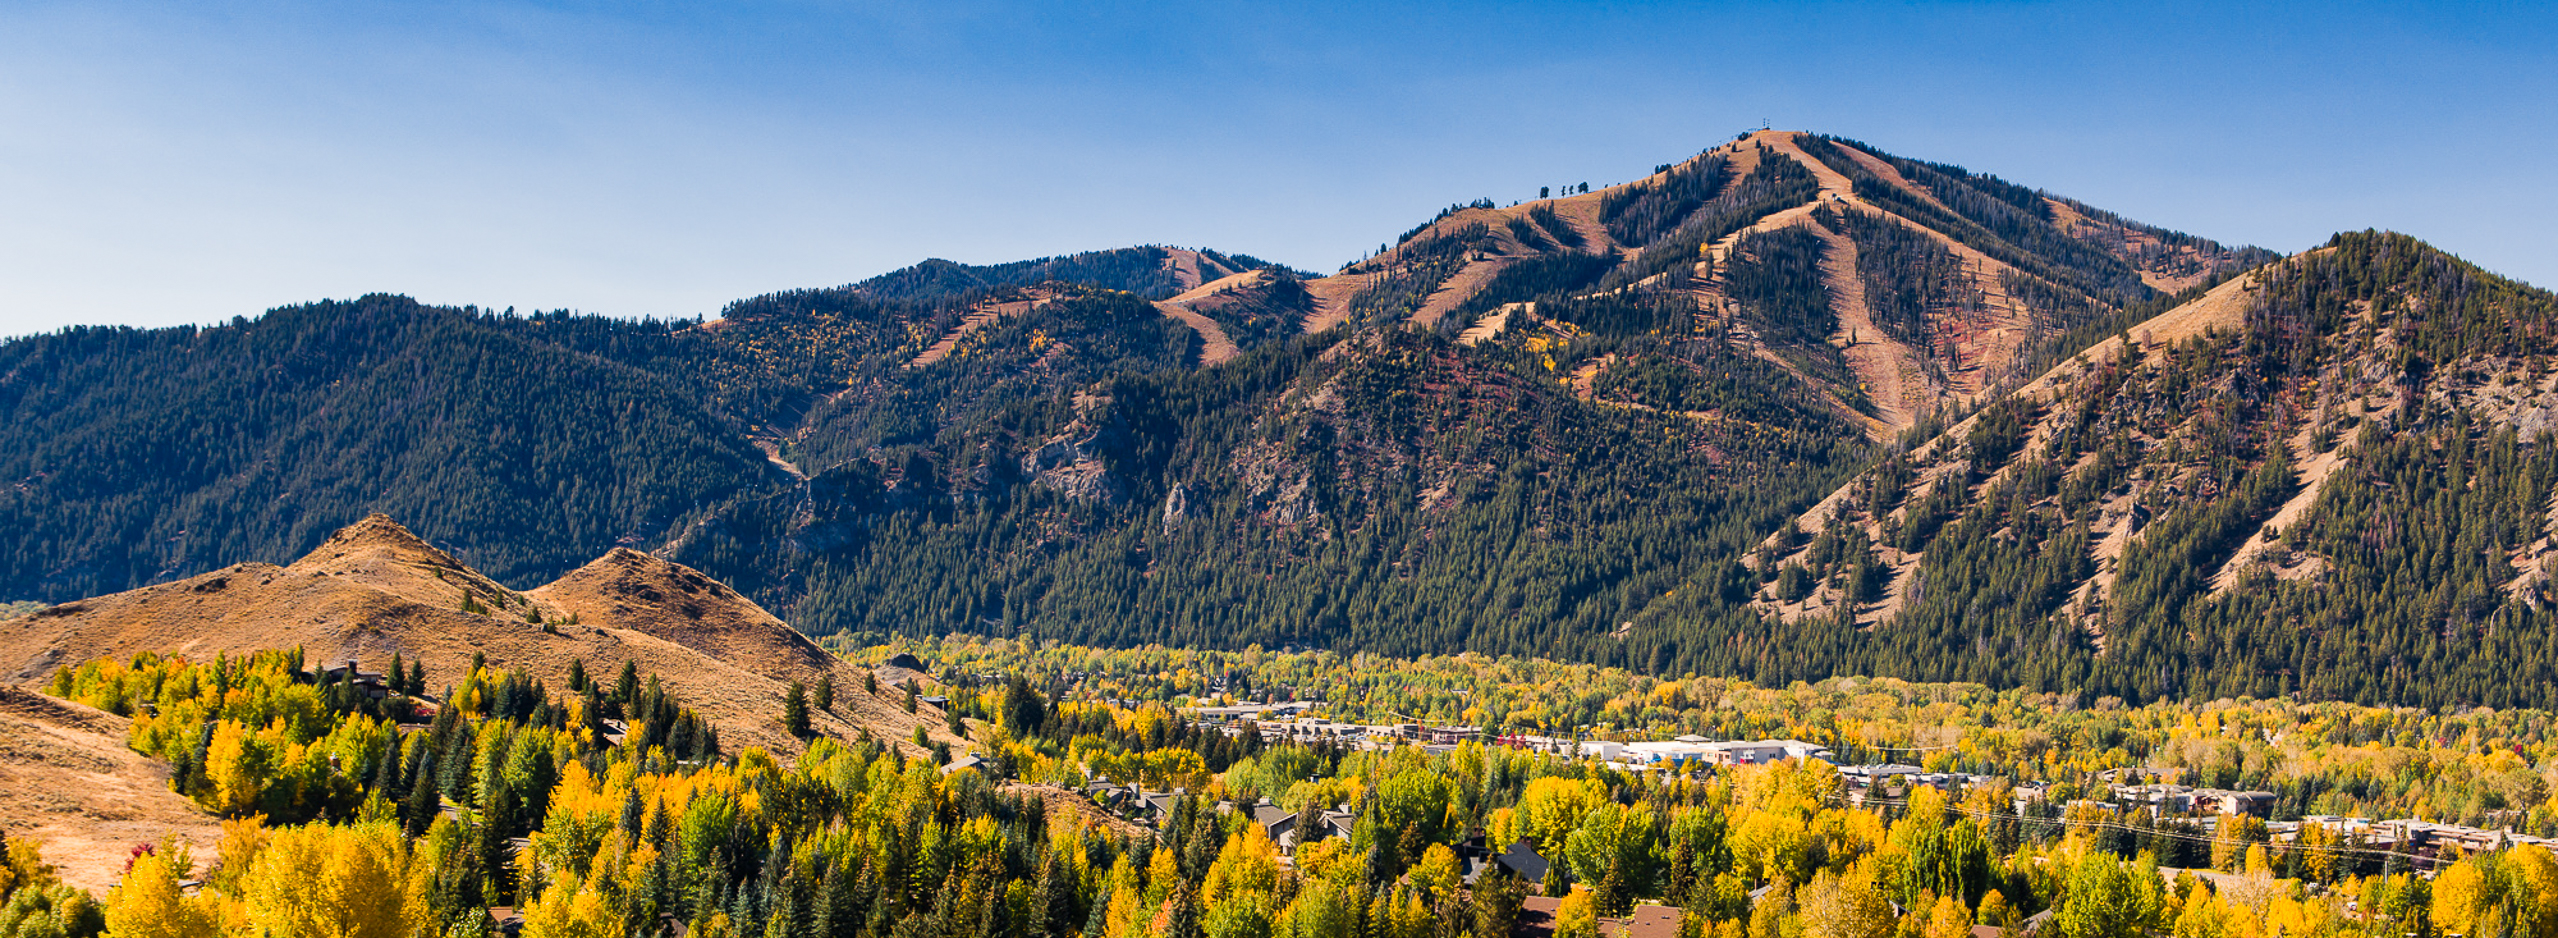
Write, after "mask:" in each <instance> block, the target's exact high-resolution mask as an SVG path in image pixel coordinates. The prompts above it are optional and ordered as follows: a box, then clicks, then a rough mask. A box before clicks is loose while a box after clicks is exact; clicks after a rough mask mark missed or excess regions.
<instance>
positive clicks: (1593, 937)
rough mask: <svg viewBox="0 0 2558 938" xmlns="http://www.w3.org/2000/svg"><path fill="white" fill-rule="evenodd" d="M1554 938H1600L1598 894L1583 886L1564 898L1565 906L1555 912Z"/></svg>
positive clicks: (1573, 889) (1574, 889)
mask: <svg viewBox="0 0 2558 938" xmlns="http://www.w3.org/2000/svg"><path fill="white" fill-rule="evenodd" d="M1554 938H1599V903H1598V897H1597V894H1595V893H1592V892H1591V891H1590V890H1589V889H1587V888H1585V887H1581V886H1574V887H1572V894H1571V895H1568V896H1565V897H1563V905H1562V906H1561V907H1559V908H1557V909H1555V910H1554Z"/></svg>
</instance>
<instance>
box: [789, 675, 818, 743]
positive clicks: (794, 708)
mask: <svg viewBox="0 0 2558 938" xmlns="http://www.w3.org/2000/svg"><path fill="white" fill-rule="evenodd" d="M782 728H783V729H785V730H788V731H789V732H790V734H791V735H792V736H796V737H798V738H800V739H807V738H808V737H809V736H811V735H814V734H813V731H811V730H810V729H809V725H808V685H806V684H802V683H800V682H798V681H792V682H790V691H789V692H788V693H786V694H784V695H783V696H782Z"/></svg>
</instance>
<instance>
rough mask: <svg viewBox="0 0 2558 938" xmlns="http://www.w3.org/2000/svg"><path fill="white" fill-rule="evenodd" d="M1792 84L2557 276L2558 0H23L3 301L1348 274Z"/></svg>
mask: <svg viewBox="0 0 2558 938" xmlns="http://www.w3.org/2000/svg"><path fill="white" fill-rule="evenodd" d="M1762 122H1766V123H1772V124H1774V125H1775V126H1778V127H1786V128H1798V129H1809V130H1818V131H1822V132H1827V133H1833V134H1838V135H1841V136H1847V137H1853V138H1856V139H1859V140H1863V141H1865V142H1867V143H1870V144H1873V145H1876V146H1879V147H1882V148H1884V149H1887V150H1890V151H1892V152H1894V153H1898V154H1901V155H1904V156H1913V157H1919V158H1924V159H1933V160H1939V161H1944V162H1952V163H1959V164H1962V165H1964V166H1967V167H1970V168H1972V169H1974V170H1977V171H1986V172H1994V173H1997V174H1999V175H2002V176H2005V177H2007V178H2009V179H2011V180H2014V181H2017V182H2022V183H2025V184H2028V185H2033V186H2039V187H2043V188H2047V189H2050V190H2053V191H2055V192H2059V193H2063V194H2066V195H2070V196H2074V197H2077V198H2080V199H2083V200H2086V201H2088V202H2090V203H2093V204H2095V205H2098V206H2100V207H2104V208H2108V209H2111V210H2114V211H2117V212H2120V213H2122V214H2124V215H2127V216H2130V217H2132V218H2137V219H2140V220H2143V221H2147V222H2150V223H2153V224H2158V225H2163V226H2166V227H2170V228H2176V229H2180V230H2184V231H2189V232H2193V233H2195V234H2200V235H2205V236H2209V237H2214V238H2219V239H2222V240H2225V241H2232V242H2245V243H2254V244H2260V245H2264V246H2266V247H2271V248H2274V249H2277V250H2282V251H2293V250H2299V249H2302V248H2306V247H2309V246H2312V245H2314V244H2316V243H2318V242H2320V241H2322V240H2324V239H2325V238H2326V237H2327V236H2328V235H2329V234H2330V233H2332V232H2334V231H2337V230H2340V229H2359V228H2365V227H2381V228H2392V229H2396V230H2400V231H2406V232H2408V233H2411V234H2415V235H2417V236H2419V237H2423V238H2425V239H2427V240H2429V241H2432V242H2434V243H2436V244H2438V245H2441V246H2443V247H2445V248H2447V249H2450V250H2452V251H2455V252H2457V253H2459V254H2461V255H2462V256H2464V257H2467V258H2469V259H2471V260H2473V261H2476V262H2478V263H2480V264H2482V265H2484V266H2486V267H2488V268H2490V269H2492V270H2496V271H2499V272H2502V273H2505V274H2508V275H2511V276H2515V277H2519V278H2522V279H2525V280H2528V281H2531V282H2533V283H2537V284H2540V285H2543V286H2558V174H2553V173H2552V172H2551V169H2552V167H2553V159H2552V154H2553V152H2558V15H2554V14H2552V13H2551V12H2549V11H2547V10H2545V9H2542V8H2540V7H2537V6H2525V5H2522V4H2510V5H2498V4H2464V5H2459V6H2428V5H2411V4H2388V5H2378V4H2374V5H2357V4H2317V5H2308V4H2302V5H2258V4H2240V3H2227V2H2222V3H2209V4H2193V5H2185V4H2163V3H2162V4H2148V3H2142V4H2119V5H2118V4H2067V3H1996V2H1989V3H1967V4H1934V3H1836V4H1774V3H1746V4H1710V3H1706V4H1645V3H1601V4H1499V3H1466V4H1455V3H1451V4H1441V5H1405V4H1391V3H1377V2H1372V3H1357V4H1329V5H1326V4H1269V3H1234V4H1224V3H1188V4H1177V5H1176V4H1166V5H1115V4H1104V3H1081V4H1055V5H1027V4H1006V3H980V2H972V0H946V2H936V3H931V4H917V5H874V4H858V3H856V4H833V3H817V2H805V3H775V4H749V3H734V4H699V5H695V4H652V3H609V4H608V3H598V4H591V5H585V4H574V3H550V4H530V3H470V2H455V3H444V4H431V5H429V4H419V5H370V4H346V3H307V4H305V3H259V2H241V3H224V4H204V3H197V4H166V5H153V4H133V3H118V2H113V0H108V2H97V0H85V2H79V3H47V2H32V3H31V2H22V0H0V335H13V334H24V333H28V332H33V331H39V330H47V329H52V328H56V327H59V326H62V325H65V324H72V323H125V324H134V325H164V324H170V323H180V322H209V321H215V320H223V319H228V318H230V317H231V316H233V315H237V314H250V315H254V314H256V313H257V312H259V311H261V310H263V309H266V308H268V307H272V306H276V305H282V304H286V303H294V302H301V301H306V300H313V299H320V298H326V297H348V296H355V295H358V294H362V293H367V292H376V291H388V292H400V293H407V294H410V295H413V296H416V297H418V298H419V299H421V300H425V301H428V302H434V303H450V304H455V305H460V304H465V303H475V304H479V305H482V306H490V307H500V308H502V307H507V306H515V307H519V308H522V309H527V310H529V309H536V308H539V309H553V308H573V309H579V310H585V311H589V312H597V313H606V314H614V315H661V316H682V315H692V314H696V313H716V312H717V311H718V309H719V307H720V306H721V305H722V304H723V303H724V302H726V301H728V300H731V299H735V298H740V297H745V296H751V295H755V294H759V293H765V292H770V291H774V290H781V289H789V288H795V287H804V286H827V285H833V284H840V283H845V282H849V281H853V280H857V279H861V278H863V277H867V276H871V275H873V274H877V273H880V272H883V271H886V270H890V269H893V268H896V267H900V266H904V265H906V264H909V263H912V262H914V261H917V260H921V259H923V258H926V257H948V258H952V259H955V260H961V261H969V262H994V261H1004V260H1013V259H1019V258H1024V257H1034V256H1041V255H1047V254H1056V253H1064V252H1071V251H1076V250H1086V249H1093V248H1104V247H1114V246H1121V245H1127V244H1135V243H1166V244H1178V245H1190V246H1205V247H1213V248H1217V249H1219V250H1225V251H1240V252H1246V253H1251V254H1255V255H1259V256H1262V257H1266V258H1269V259H1272V260H1277V261H1283V262H1286V263H1289V264H1293V265H1296V266H1299V267H1303V268H1310V269H1315V270H1321V271H1329V270H1332V269H1334V268H1336V267H1338V266H1339V265H1340V264H1341V263H1343V262H1344V261H1347V260H1350V259H1352V258H1355V257H1357V256H1358V255H1359V254H1360V253H1361V252H1362V251H1363V250H1366V249H1368V248H1372V247H1374V246H1375V245H1376V244H1377V243H1378V242H1380V241H1384V240H1389V239H1391V238H1392V237H1393V236H1394V235H1395V234H1397V233H1399V232H1401V231H1402V230H1404V229H1405V228H1408V227H1410V226H1411V225H1413V224H1415V223H1417V222H1419V221H1422V220H1425V219H1427V218H1428V217H1430V215H1431V214H1432V213H1434V212H1435V211H1436V210H1437V209H1439V208H1440V207H1443V206H1445V205H1447V204H1449V203H1451V202H1457V201H1465V200H1471V199H1474V198H1477V197H1491V198H1494V199H1498V200H1500V201H1503V202H1505V203H1506V202H1508V201H1511V200H1514V199H1520V198H1526V197H1530V196H1533V195H1534V194H1535V192H1536V189H1537V187H1538V186H1540V185H1562V184H1567V183H1577V182H1583V181H1587V182H1591V183H1593V184H1594V185H1597V184H1606V183H1610V182H1616V181H1622V180H1624V179H1628V178H1632V177H1635V176H1639V175H1641V174H1643V173H1645V172H1648V171H1650V169H1651V167H1652V166H1654V165H1655V164H1658V163H1663V162H1669V161H1672V160H1675V159H1679V158H1681V157H1684V156H1686V155H1689V154H1692V153H1694V152H1696V151H1698V150H1701V149H1703V148H1705V147H1708V146H1710V145H1712V144H1715V143H1717V142H1720V141H1722V140H1725V139H1728V138H1729V137H1730V136H1731V135H1732V134H1734V133H1736V132H1739V131H1741V130H1743V129H1747V128H1753V127H1757V126H1759V125H1760V124H1761V123H1762Z"/></svg>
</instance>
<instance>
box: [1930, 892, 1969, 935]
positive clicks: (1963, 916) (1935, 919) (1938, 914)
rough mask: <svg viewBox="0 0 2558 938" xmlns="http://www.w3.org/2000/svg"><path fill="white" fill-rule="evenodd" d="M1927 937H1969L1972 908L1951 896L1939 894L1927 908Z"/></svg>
mask: <svg viewBox="0 0 2558 938" xmlns="http://www.w3.org/2000/svg"><path fill="white" fill-rule="evenodd" d="M1924 934H1925V935H1926V936H1927V938H1971V935H1972V910H1970V909H1966V908H1964V907H1963V902H1962V900H1960V899H1956V898H1954V897H1953V896H1941V897H1938V898H1937V900H1936V905H1935V906H1934V907H1933V908H1930V909H1928V910H1927V929H1926V931H1925V932H1924Z"/></svg>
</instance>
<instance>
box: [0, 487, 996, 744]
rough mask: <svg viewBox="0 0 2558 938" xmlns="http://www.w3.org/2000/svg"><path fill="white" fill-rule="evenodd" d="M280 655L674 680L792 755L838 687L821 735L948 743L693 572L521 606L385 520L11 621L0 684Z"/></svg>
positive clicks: (535, 594) (718, 719)
mask: <svg viewBox="0 0 2558 938" xmlns="http://www.w3.org/2000/svg"><path fill="white" fill-rule="evenodd" d="M590 615H591V616H592V618H590ZM281 648H300V649H302V650H303V651H304V653H305V654H306V655H308V656H310V658H311V660H312V661H314V662H315V663H317V665H319V666H335V665H337V664H338V663H341V662H344V661H347V660H350V659H352V660H355V661H357V662H358V663H359V664H360V665H361V666H363V667H372V668H379V667H383V666H385V665H387V664H388V663H389V662H390V660H391V658H392V656H393V655H399V656H401V657H402V658H404V659H405V660H407V661H412V662H422V663H424V664H425V666H426V669H427V678H428V684H429V686H430V687H443V686H447V685H449V684H450V683H452V682H453V681H454V680H455V679H456V678H458V677H459V676H460V675H462V674H465V673H467V672H468V670H469V668H470V666H471V663H472V661H473V660H474V659H475V658H478V657H484V658H485V660H486V662H487V664H488V665H489V666H490V667H494V668H502V669H522V670H524V671H525V672H527V673H528V674H529V675H530V676H532V677H533V678H535V679H537V680H541V681H543V682H545V683H547V684H548V685H549V686H551V687H554V688H565V687H566V686H567V684H568V676H569V673H570V665H571V662H583V663H584V665H585V667H586V668H587V669H588V670H589V671H590V673H592V674H594V675H595V676H596V679H598V680H610V679H611V676H612V674H613V673H614V672H615V670H616V669H618V668H619V666H620V665H621V663H622V662H624V661H629V662H633V663H635V665H636V666H637V668H638V671H639V673H640V675H641V676H642V677H646V676H648V675H652V674H653V675H656V676H658V677H661V678H663V679H664V680H665V682H666V686H667V688H668V689H669V690H670V691H671V692H672V693H674V694H675V695H676V696H677V697H678V698H680V699H681V700H682V701H683V702H684V703H685V705H687V706H690V707H692V708H694V709H696V710H699V711H701V712H702V714H703V715H704V716H705V717H708V718H710V719H711V720H712V722H713V723H715V724H716V725H717V726H718V727H719V730H720V733H721V735H722V737H723V738H724V739H725V740H727V741H728V742H729V744H730V745H760V746H764V747H766V748H768V749H773V750H775V751H784V752H787V751H794V750H796V749H797V748H798V745H799V744H798V741H797V740H794V739H792V738H791V737H790V736H789V734H788V733H786V732H784V729H783V727H782V725H781V714H782V697H783V692H784V690H785V688H786V686H787V684H788V683H789V682H792V681H807V682H814V681H815V680H816V678H817V677H818V676H820V675H831V676H832V677H833V678H834V680H835V684H836V687H837V688H838V693H837V696H836V708H835V710H834V711H833V712H827V711H818V712H816V713H815V714H813V716H814V717H815V720H814V725H815V727H816V728H817V730H818V731H819V732H822V733H827V734H829V735H834V736H838V737H842V738H850V737H851V736H853V735H854V734H856V733H858V732H860V731H862V730H864V729H867V730H870V731H871V732H872V733H873V734H874V735H877V736H880V737H882V738H885V739H890V740H902V739H907V738H909V737H910V736H911V735H912V734H913V732H914V730H915V729H916V728H917V727H923V728H925V729H926V730H927V731H928V732H930V733H932V734H934V735H935V738H947V737H946V734H945V733H944V731H943V728H942V725H941V720H940V714H938V713H936V712H934V711H932V710H931V709H929V708H927V709H925V710H924V711H923V712H922V713H921V715H916V714H909V713H907V712H906V711H905V709H904V707H903V706H902V703H900V702H896V701H891V700H890V699H888V697H887V696H874V695H872V694H868V693H864V692H863V691H862V689H861V688H862V680H861V673H860V671H859V669H857V668H854V667H853V666H851V665H847V664H844V663H843V662H840V661H837V660H836V659H835V658H834V657H833V656H831V655H828V654H826V653H825V652H823V651H820V650H818V649H817V648H815V647H814V646H812V645H810V644H809V642H808V640H807V639H806V638H804V637H802V636H800V635H798V634H796V633H793V632H791V631H790V630H789V629H788V628H787V627H781V626H780V625H779V623H778V621H777V620H775V619H773V617H772V616H771V615H770V614H769V613H766V612H764V611H763V609H761V608H759V607H757V606H756V605H755V604H754V603H753V602H752V601H751V600H748V599H746V598H745V597H744V596H741V595H738V594H737V593H736V592H735V591H732V590H730V589H728V588H727V587H725V586H721V585H719V584H718V583H716V582H713V581H711V580H709V579H708V578H706V577H703V576H702V575H701V574H700V573H698V572H696V571H693V570H691V569H688V568H685V567H682V566H680V565H676V564H670V563H666V562H664V561H655V560H651V561H645V562H636V563H635V562H633V561H632V560H631V559H630V556H629V555H628V552H616V553H614V554H613V555H611V556H608V557H606V558H604V559H602V560H599V561H597V562H596V563H594V564H591V565H589V566H588V567H587V568H585V569H581V570H580V571H578V572H576V573H573V574H571V575H570V576H568V577H566V578H563V579H562V580H560V581H559V582H555V583H552V584H550V585H548V586H545V587H542V588H540V589H536V590H533V591H530V592H528V593H517V592H515V591H514V590H510V589H508V588H506V587H505V586H502V585H500V584H498V583H497V582H495V581H493V580H490V579H488V578H487V577H485V576H482V575H480V574H479V573H478V572H476V571H474V570H472V569H470V568H469V567H466V566H463V565H462V564H461V563H460V562H458V561H456V560H454V559H453V557H452V555H451V554H448V553H446V552H444V551H443V550H441V549H438V548H436V547H435V546H433V545H431V544H429V543H427V542H426V541H424V540H422V539H420V538H419V537H418V536H417V535H415V534H412V533H410V532H409V530H408V529H407V528H405V527H402V526H400V525H399V524H398V523H396V522H394V521H392V520H391V519H390V518H388V517H385V516H382V515H373V516H370V517H367V518H365V519H363V520H361V521H358V522H356V523H355V524H353V525H350V526H348V527H347V528H345V529H342V530H340V531H338V532H336V533H335V534H332V535H331V536H330V537H329V538H328V540H326V541H324V542H322V543H321V544H320V546H319V547H318V548H317V549H315V550H313V551H312V552H311V553H310V554H308V555H306V556H304V557H303V558H301V559H300V560H297V561H294V562H293V563H292V564H291V565H289V566H282V567H278V566H274V565H271V564H263V563H242V564H235V565H232V566H229V567H224V568H222V569H219V570H215V571H212V572H210V573H205V574H200V575H197V576H194V577H190V578H187V579H183V580H177V581H174V582H170V583H164V584H160V585H157V586H148V587H143V588H141V589H137V590H130V591H127V592H122V593H116V594H112V595H107V596H100V597H96V598H92V599H86V600H81V601H78V602H72V603H65V604H62V605H58V606H53V607H50V608H47V609H45V610H43V611H40V612H37V613H33V614H30V615H26V616H20V617H18V618H15V619H10V620H6V621H0V678H5V679H7V680H10V681H17V682H28V681H34V680H38V679H41V678H43V677H44V676H45V675H47V674H49V673H50V672H52V671H53V670H54V669H56V668H59V667H63V666H68V665H73V664H77V663H79V662H81V661H84V660H88V659H91V658H99V657H115V658H124V657H129V656H131V655H133V654H135V653H138V652H144V651H152V652H161V653H167V654H178V655H186V656H189V657H193V658H197V659H210V658H212V657H214V656H215V655H218V654H229V655H233V656H241V655H246V654H249V653H252V652H257V651H263V650H272V649H281ZM881 693H882V694H883V695H886V694H891V693H893V692H891V691H889V690H887V689H886V688H883V689H882V691H881Z"/></svg>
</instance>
